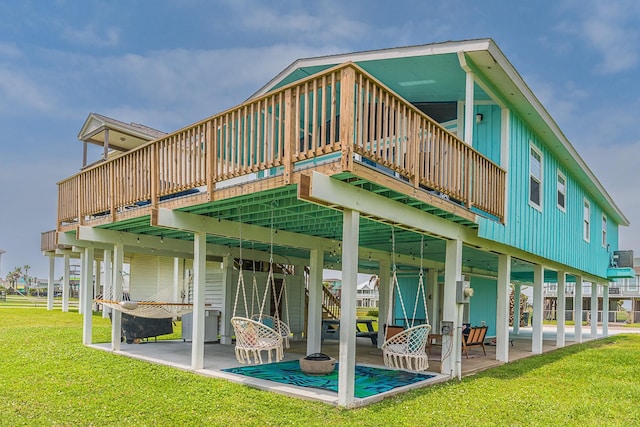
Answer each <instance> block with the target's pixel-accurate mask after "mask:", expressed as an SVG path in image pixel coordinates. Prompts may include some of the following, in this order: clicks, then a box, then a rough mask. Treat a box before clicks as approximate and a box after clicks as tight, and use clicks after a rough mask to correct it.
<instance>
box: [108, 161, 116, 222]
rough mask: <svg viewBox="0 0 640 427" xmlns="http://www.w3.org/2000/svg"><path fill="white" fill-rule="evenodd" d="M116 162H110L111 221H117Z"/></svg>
mask: <svg viewBox="0 0 640 427" xmlns="http://www.w3.org/2000/svg"><path fill="white" fill-rule="evenodd" d="M113 165H114V162H109V210H110V212H111V222H116V213H117V211H118V208H117V207H116V172H115V169H114V166H113Z"/></svg>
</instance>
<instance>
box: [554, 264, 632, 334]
mask: <svg viewBox="0 0 640 427" xmlns="http://www.w3.org/2000/svg"><path fill="white" fill-rule="evenodd" d="M633 269H634V273H635V277H633V278H630V277H625V278H620V279H617V280H616V281H613V282H611V283H609V288H608V289H607V288H601V289H598V294H597V301H596V302H597V308H596V310H595V311H596V313H597V316H598V317H597V321H598V322H602V316H603V314H604V313H606V314H607V320H608V321H609V322H615V323H640V258H634V259H633ZM591 292H592V290H591V287H590V286H587V287H583V290H582V320H583V321H590V320H591V318H592V316H593V313H594V310H593V306H592V303H593V300H592V298H591V296H592V294H591ZM604 292H608V299H609V304H608V306H606V307H605V305H604V300H605V298H604ZM565 295H566V299H567V306H566V308H565V314H564V315H565V319H566V320H575V319H574V314H575V312H574V309H573V306H574V295H575V284H573V283H571V284H567V287H566V289H565ZM544 297H545V319H554V320H555V319H556V318H557V316H558V314H557V312H558V311H557V310H558V308H557V307H558V285H557V283H545V286H544Z"/></svg>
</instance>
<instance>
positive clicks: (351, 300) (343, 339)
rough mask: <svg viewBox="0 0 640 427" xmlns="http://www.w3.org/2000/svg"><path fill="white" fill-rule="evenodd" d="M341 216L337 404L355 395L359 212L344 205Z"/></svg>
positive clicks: (346, 403)
mask: <svg viewBox="0 0 640 427" xmlns="http://www.w3.org/2000/svg"><path fill="white" fill-rule="evenodd" d="M342 217H343V223H342V291H341V295H340V358H339V361H340V366H339V368H338V405H340V406H344V407H352V406H353V404H354V395H355V362H356V334H354V333H353V331H355V330H356V291H357V288H358V243H359V227H360V213H359V212H357V211H353V210H350V209H345V210H344V212H343V215H342Z"/></svg>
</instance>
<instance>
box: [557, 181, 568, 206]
mask: <svg viewBox="0 0 640 427" xmlns="http://www.w3.org/2000/svg"><path fill="white" fill-rule="evenodd" d="M557 184H558V185H557V187H558V188H557V196H556V199H557V203H558V209H560V210H561V211H563V212H566V209H567V208H566V203H567V178H565V176H564V175H563V174H562V172H560V171H558V183H557Z"/></svg>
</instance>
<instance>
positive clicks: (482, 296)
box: [469, 277, 498, 336]
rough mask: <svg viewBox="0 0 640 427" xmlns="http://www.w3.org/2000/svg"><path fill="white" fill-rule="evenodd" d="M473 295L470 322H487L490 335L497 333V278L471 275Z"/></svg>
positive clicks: (474, 323) (473, 323) (470, 306)
mask: <svg viewBox="0 0 640 427" xmlns="http://www.w3.org/2000/svg"><path fill="white" fill-rule="evenodd" d="M471 287H472V288H473V291H474V293H473V296H472V297H471V302H470V303H469V322H470V323H471V326H480V325H481V324H482V322H485V323H486V324H487V326H488V327H489V329H488V330H487V335H488V336H495V334H496V310H497V300H498V289H497V283H496V281H495V280H492V279H486V278H482V277H471Z"/></svg>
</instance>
